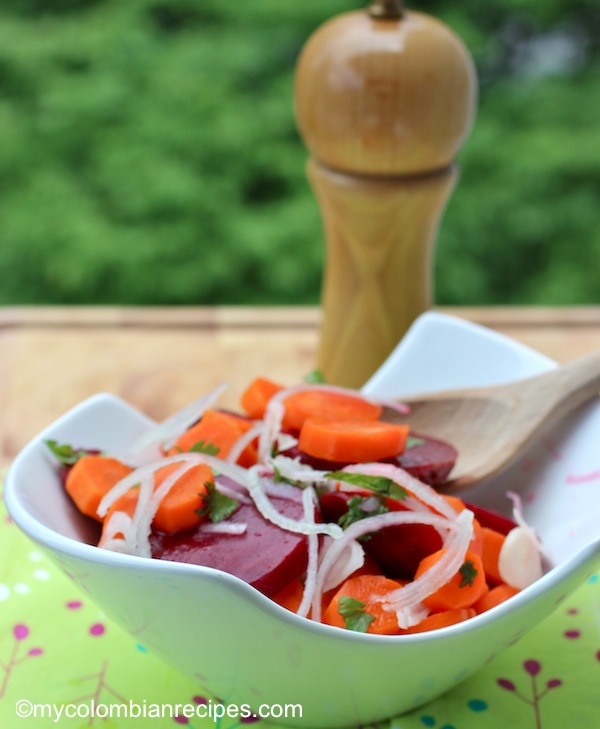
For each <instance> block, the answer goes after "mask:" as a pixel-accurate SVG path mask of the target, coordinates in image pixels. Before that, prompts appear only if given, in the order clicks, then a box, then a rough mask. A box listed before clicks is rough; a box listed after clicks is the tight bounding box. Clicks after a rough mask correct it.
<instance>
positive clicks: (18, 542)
mask: <svg viewBox="0 0 600 729" xmlns="http://www.w3.org/2000/svg"><path fill="white" fill-rule="evenodd" d="M0 555H1V557H2V559H1V562H0V727H3V728H4V729H19V727H23V728H25V727H29V726H31V727H35V729H47V728H49V727H63V726H64V727H77V728H79V727H81V728H83V727H89V726H94V727H104V728H105V729H138V728H141V727H144V728H145V729H152V727H156V729H167V727H173V729H174V728H175V726H177V725H179V726H184V725H185V726H187V727H188V729H214V727H215V726H216V725H217V726H218V727H219V729H229V728H230V727H231V728H233V727H236V726H238V725H240V724H241V723H243V721H240V720H239V719H228V718H226V717H225V718H222V719H219V720H218V721H216V722H215V721H213V720H212V719H210V718H204V719H199V718H198V717H197V716H195V715H194V716H193V717H192V718H188V717H186V716H185V715H183V714H180V715H177V716H174V717H172V718H171V717H168V716H167V718H148V717H146V718H143V716H142V717H140V718H131V717H129V718H115V715H113V718H104V717H103V716H101V715H100V716H98V715H96V716H90V715H88V713H89V711H90V707H91V706H92V705H95V706H97V705H99V704H101V705H102V706H103V707H104V706H109V705H111V704H129V702H133V704H135V705H137V706H139V707H143V706H144V704H146V706H148V705H150V704H166V705H170V706H173V707H176V706H177V705H178V704H179V705H182V706H183V705H190V706H198V705H200V704H205V705H207V704H209V703H211V702H215V697H211V696H209V695H208V694H207V693H206V692H205V691H204V690H203V689H202V687H201V686H199V685H198V684H197V683H195V682H193V681H191V680H189V679H187V678H185V677H184V676H182V675H181V674H179V673H178V672H176V671H174V670H173V669H171V668H169V667H168V666H166V665H165V664H164V663H162V662H161V661H160V660H159V659H158V658H156V657H154V656H153V655H152V653H151V651H149V650H148V649H147V648H146V647H145V646H143V645H141V644H140V643H137V642H136V640H135V637H133V638H132V637H131V636H130V635H128V634H126V633H125V632H124V631H122V630H121V629H120V628H119V627H118V626H116V625H113V624H112V623H111V621H110V620H108V619H107V618H106V617H105V616H104V615H103V614H102V612H100V611H99V610H98V608H96V607H95V606H94V604H93V603H92V602H91V601H90V600H89V599H88V597H87V595H85V594H83V593H81V592H80V591H79V590H78V589H77V588H76V587H75V585H74V584H72V583H71V582H70V581H69V580H68V578H66V577H65V576H64V575H63V574H62V573H60V572H59V571H58V570H57V569H56V568H55V567H54V566H53V565H52V564H51V563H50V562H49V561H48V560H47V559H46V558H45V557H44V556H43V555H42V554H41V553H40V551H39V550H38V549H37V547H36V545H35V544H34V543H32V542H31V541H29V539H27V537H25V536H24V535H23V534H22V533H21V532H20V531H19V529H18V528H17V527H16V526H15V525H14V524H13V523H11V520H10V518H9V516H8V515H7V513H6V510H5V508H4V504H3V502H1V500H0ZM92 702H94V703H92ZM35 705H38V706H37V708H36V707H35ZM42 706H43V707H46V708H45V709H44V710H43V711H44V713H45V714H46V715H45V716H41V712H42V708H40V707H42ZM67 707H69V709H70V712H71V713H72V714H73V713H77V712H78V713H79V714H80V715H79V716H74V717H73V718H68V717H67V716H65V714H64V711H66V709H67ZM34 711H35V712H36V714H37V715H34ZM61 711H62V712H63V713H59V712H61ZM99 713H100V714H102V712H101V711H100V712H99ZM261 723H264V722H261ZM387 724H388V722H386V723H385V725H386V727H387ZM389 725H390V726H389V729H424V728H426V727H434V728H435V729H475V728H485V729H596V728H597V727H600V579H599V577H598V576H597V575H596V576H594V577H592V578H591V579H590V580H589V581H588V582H587V583H585V584H584V585H582V586H581V588H580V589H579V590H578V591H577V592H576V593H575V594H574V595H573V596H572V597H571V598H570V599H568V600H567V601H566V603H564V604H563V605H562V606H561V608H560V609H559V610H558V611H557V612H556V613H555V614H554V615H552V616H551V617H550V618H548V619H547V620H545V621H544V622H543V623H542V624H540V625H539V626H538V627H537V628H536V629H535V630H534V631H533V632H531V633H530V634H528V635H527V636H526V637H525V638H524V639H523V640H522V641H521V642H520V643H518V644H517V645H515V646H514V647H512V648H511V649H510V650H508V651H507V652H505V653H504V654H503V655H501V656H499V657H498V658H496V659H494V660H493V661H492V662H491V663H489V664H488V665H487V666H486V667H485V668H484V669H483V670H481V671H480V672H479V673H477V674H476V675H475V676H474V677H472V678H470V679H468V680H467V681H465V682H464V683H463V684H461V685H460V686H458V687H457V688H455V689H454V690H453V691H451V692H450V693H448V694H446V695H445V696H444V697H442V698H440V699H437V700H436V701H434V702H432V703H430V704H428V705H426V706H423V707H422V708H420V709H417V710H416V711H414V712H412V713H411V714H406V715H404V716H401V717H398V718H396V719H393V720H392V721H391V722H389ZM270 726H273V725H272V724H271V725H270Z"/></svg>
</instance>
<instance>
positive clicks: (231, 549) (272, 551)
mask: <svg viewBox="0 0 600 729" xmlns="http://www.w3.org/2000/svg"><path fill="white" fill-rule="evenodd" d="M271 500H272V502H273V505H274V506H275V508H276V509H277V510H278V511H280V512H281V513H282V514H284V515H285V516H287V517H289V518H291V519H302V518H303V507H302V503H301V501H300V500H299V498H295V499H294V498H282V497H279V496H276V497H272V499H271ZM227 522H228V523H234V524H247V527H248V528H247V530H246V532H245V533H244V534H241V535H232V534H209V533H205V532H203V531H202V527H201V526H199V527H197V528H195V529H190V530H187V531H185V532H180V533H178V534H173V535H167V534H164V533H162V532H158V531H153V533H152V535H151V537H150V544H151V546H152V556H153V557H155V558H158V559H165V560H170V561H173V562H187V563H189V564H198V565H203V566H205V567H214V568H216V569H219V570H222V571H223V572H229V573H230V574H232V575H236V576H237V577H239V578H241V579H242V580H244V581H245V582H248V583H249V584H250V585H253V586H254V587H256V589H257V590H260V591H261V592H263V593H264V594H265V595H268V596H269V597H271V596H273V595H275V594H276V593H278V592H279V591H280V590H282V589H283V588H284V587H285V586H286V585H288V584H289V583H290V582H291V581H292V580H293V579H295V578H297V577H299V576H300V575H301V574H302V573H303V572H304V571H305V570H306V565H307V560H308V540H307V538H306V536H304V535H302V534H295V533H292V532H288V531H284V530H283V529H280V528H279V527H278V526H275V524H272V523H271V522H269V521H267V520H266V519H264V518H263V516H262V515H261V514H260V513H259V512H258V510H257V509H256V507H255V506H254V504H241V505H240V506H239V508H238V509H237V511H236V512H235V513H234V514H233V515H232V516H230V517H229V518H228V519H227Z"/></svg>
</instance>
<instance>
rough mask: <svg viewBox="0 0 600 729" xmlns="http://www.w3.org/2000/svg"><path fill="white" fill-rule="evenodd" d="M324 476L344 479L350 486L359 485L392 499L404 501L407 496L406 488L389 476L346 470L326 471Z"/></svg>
mask: <svg viewBox="0 0 600 729" xmlns="http://www.w3.org/2000/svg"><path fill="white" fill-rule="evenodd" d="M325 478H331V479H335V480H336V481H344V483H349V484H351V485H352V486H359V487H360V488H363V489H369V490H370V491H375V493H378V494H381V496H390V497H391V498H392V499H397V500H399V501H404V499H406V497H407V496H408V494H407V492H406V489H403V488H402V486H398V484H397V483H394V481H392V479H391V478H387V477H386V476H367V475H365V474H364V473H346V471H332V472H331V473H326V474H325Z"/></svg>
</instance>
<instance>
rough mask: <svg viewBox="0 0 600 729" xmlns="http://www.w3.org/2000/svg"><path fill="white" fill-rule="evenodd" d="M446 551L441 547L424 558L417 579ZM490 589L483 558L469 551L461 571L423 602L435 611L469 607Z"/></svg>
mask: <svg viewBox="0 0 600 729" xmlns="http://www.w3.org/2000/svg"><path fill="white" fill-rule="evenodd" d="M445 553H446V550H445V549H440V550H438V551H437V552H434V553H433V554H430V555H429V556H427V557H425V559H422V560H421V562H420V563H419V567H418V568H417V572H416V574H415V579H417V578H418V577H420V576H421V575H422V574H424V573H425V572H426V571H427V570H428V569H430V568H431V567H433V565H434V564H435V563H436V562H437V561H438V560H439V559H440V558H441V557H442V556H443V555H444V554H445ZM488 589H489V588H488V586H487V583H486V581H485V572H484V569H483V563H482V561H481V558H480V557H479V555H477V554H475V552H470V551H467V553H466V555H465V560H464V562H463V564H462V566H461V568H460V569H459V571H458V572H457V573H456V574H455V575H454V576H453V577H452V578H451V579H450V580H449V581H448V582H447V583H446V584H445V585H442V587H440V588H439V589H438V590H436V591H435V592H434V593H432V594H431V595H429V596H428V597H426V598H425V599H424V600H423V603H424V604H425V605H426V607H428V608H429V609H430V610H433V611H443V610H454V609H458V608H467V607H471V605H473V603H475V602H477V600H479V599H480V598H481V597H483V595H484V594H485V593H486V592H487V591H488Z"/></svg>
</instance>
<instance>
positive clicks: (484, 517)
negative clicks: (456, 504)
mask: <svg viewBox="0 0 600 729" xmlns="http://www.w3.org/2000/svg"><path fill="white" fill-rule="evenodd" d="M464 503H465V506H466V507H467V509H470V510H471V511H472V512H473V514H474V515H475V518H476V519H477V521H478V522H479V523H480V524H481V526H482V527H487V528H488V529H494V530H495V531H497V532H500V534H508V532H509V531H511V529H514V528H515V527H516V526H517V524H516V522H514V521H513V520H512V519H509V518H508V517H506V516H503V515H502V514H498V512H496V511H490V510H489V509H484V508H483V507H482V506H475V504H470V503H468V502H467V501H465V502H464Z"/></svg>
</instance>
